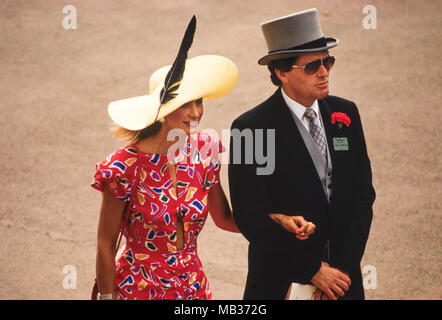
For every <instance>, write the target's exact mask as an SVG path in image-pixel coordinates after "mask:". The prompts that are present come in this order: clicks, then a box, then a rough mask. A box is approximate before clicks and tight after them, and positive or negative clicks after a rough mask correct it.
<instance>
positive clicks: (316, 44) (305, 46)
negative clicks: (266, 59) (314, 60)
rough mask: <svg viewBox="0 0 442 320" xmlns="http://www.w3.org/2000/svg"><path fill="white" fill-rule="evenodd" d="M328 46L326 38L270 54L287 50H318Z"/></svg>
mask: <svg viewBox="0 0 442 320" xmlns="http://www.w3.org/2000/svg"><path fill="white" fill-rule="evenodd" d="M326 46H327V41H325V37H322V38H319V39H316V40H313V41H310V42H307V43H304V44H301V45H300V46H296V47H292V48H288V49H284V50H273V51H269V54H271V53H274V52H279V51H286V50H306V49H316V48H322V47H326Z"/></svg>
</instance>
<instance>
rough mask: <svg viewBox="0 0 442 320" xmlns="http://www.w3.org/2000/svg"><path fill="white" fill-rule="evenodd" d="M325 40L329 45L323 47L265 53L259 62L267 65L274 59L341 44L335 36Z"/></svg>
mask: <svg viewBox="0 0 442 320" xmlns="http://www.w3.org/2000/svg"><path fill="white" fill-rule="evenodd" d="M325 41H326V43H327V45H326V46H323V47H318V48H311V49H301V50H281V51H275V52H272V53H270V54H268V55H265V56H264V57H262V58H261V59H259V60H258V64H260V65H267V64H269V62H271V61H274V60H281V59H286V58H291V57H296V56H299V55H301V54H306V53H312V52H318V51H324V50H328V49H331V48H334V47H336V46H337V45H338V44H339V40H338V39H335V38H326V39H325Z"/></svg>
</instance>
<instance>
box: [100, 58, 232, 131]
mask: <svg viewBox="0 0 442 320" xmlns="http://www.w3.org/2000/svg"><path fill="white" fill-rule="evenodd" d="M170 67H171V66H165V67H162V68H160V69H158V70H157V71H155V72H154V73H153V74H152V76H151V78H150V95H145V96H139V97H134V98H129V99H122V100H118V101H113V102H111V103H110V104H109V107H108V113H109V116H110V117H111V119H112V120H113V121H114V122H115V123H116V124H118V125H119V126H121V127H123V128H126V129H128V130H133V131H138V130H142V129H144V128H146V127H148V126H149V125H151V124H153V123H154V122H155V120H159V119H161V118H163V117H165V116H167V115H168V114H170V113H172V112H173V111H175V110H176V109H178V108H179V107H181V106H182V105H184V104H185V103H187V102H189V101H193V100H198V99H201V98H202V99H203V100H207V99H216V98H219V97H222V96H224V95H226V94H228V93H229V92H230V91H231V90H232V89H233V88H234V87H235V85H236V82H237V80H238V69H237V68H236V66H235V64H234V63H233V62H232V61H230V60H229V59H228V58H225V57H222V56H217V55H203V56H198V57H195V58H192V59H188V60H187V61H186V67H185V69H184V74H183V78H182V80H181V83H180V86H179V88H178V90H177V91H176V94H177V95H176V97H175V98H173V99H172V100H170V101H168V102H167V103H165V104H163V105H161V108H160V111H159V114H158V117H157V118H156V116H157V111H158V108H159V107H160V92H161V89H162V88H163V84H164V80H165V78H166V75H167V72H168V71H169V69H170Z"/></svg>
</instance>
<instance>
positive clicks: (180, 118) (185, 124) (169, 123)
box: [164, 99, 203, 134]
mask: <svg viewBox="0 0 442 320" xmlns="http://www.w3.org/2000/svg"><path fill="white" fill-rule="evenodd" d="M202 116H203V99H198V100H194V101H190V102H188V103H186V104H184V105H182V106H181V107H179V108H178V109H176V110H175V111H174V112H172V113H170V114H169V115H167V116H166V117H165V122H164V125H166V127H167V129H168V131H169V130H172V129H181V130H183V131H184V132H186V134H190V133H193V132H195V131H196V127H197V126H198V123H199V122H200V120H201V117H202Z"/></svg>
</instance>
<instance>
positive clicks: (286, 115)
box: [274, 89, 328, 203]
mask: <svg viewBox="0 0 442 320" xmlns="http://www.w3.org/2000/svg"><path fill="white" fill-rule="evenodd" d="M275 99H276V101H275V103H274V106H275V107H276V108H277V109H278V110H275V111H276V112H275V113H274V114H275V115H276V116H277V119H276V121H277V122H276V124H275V128H277V131H279V132H280V134H279V135H278V140H277V143H280V144H281V146H282V148H284V149H283V150H287V154H288V159H289V163H298V164H299V168H295V169H298V171H297V172H296V174H301V175H303V176H304V180H305V181H308V183H309V184H310V186H311V187H312V189H313V190H315V191H317V193H318V196H319V197H320V198H321V199H323V201H325V202H327V203H328V201H327V196H326V195H325V192H324V189H323V187H322V183H321V180H320V179H319V175H318V172H317V171H316V167H315V165H314V163H313V159H312V157H311V156H310V152H309V151H308V149H307V146H306V145H305V142H304V139H303V138H302V135H301V133H300V132H299V129H298V127H297V126H296V123H295V120H294V119H293V115H292V113H291V111H290V109H289V108H288V106H287V104H286V103H285V101H284V99H283V97H282V94H281V89H279V90H278V91H277V92H276V93H275ZM276 161H278V159H276Z"/></svg>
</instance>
